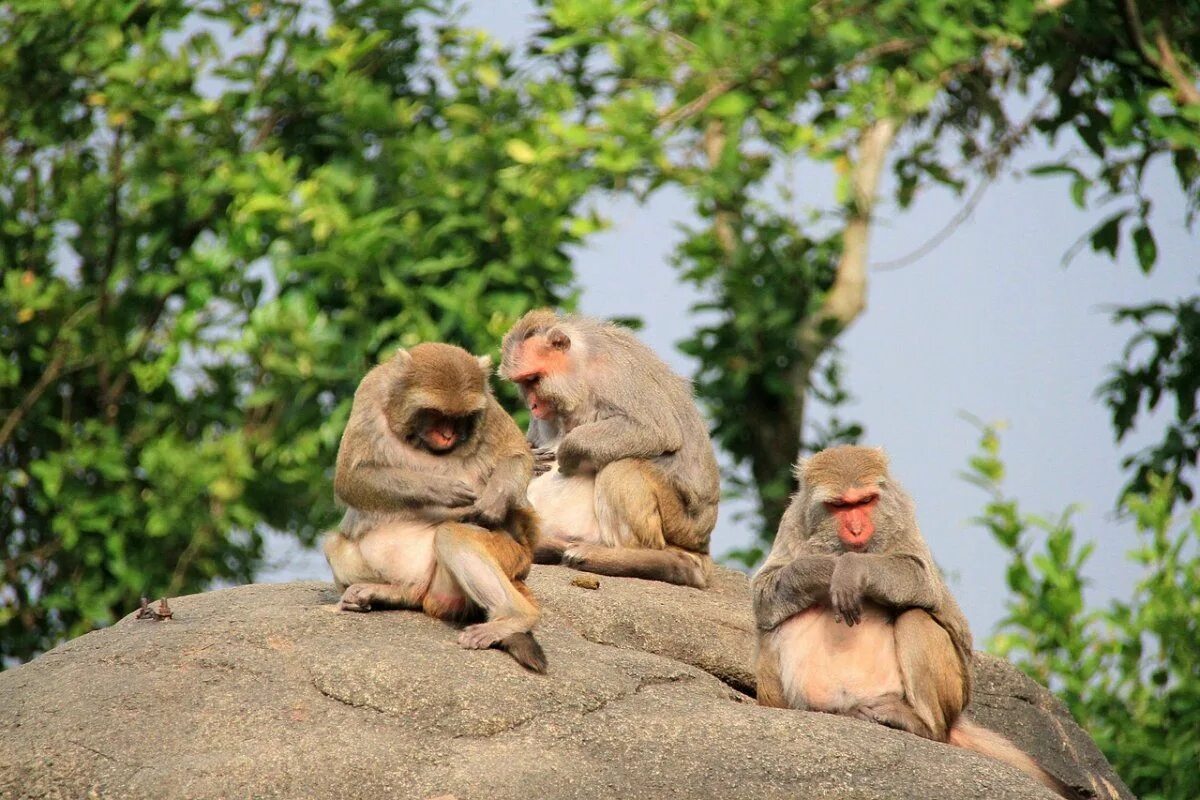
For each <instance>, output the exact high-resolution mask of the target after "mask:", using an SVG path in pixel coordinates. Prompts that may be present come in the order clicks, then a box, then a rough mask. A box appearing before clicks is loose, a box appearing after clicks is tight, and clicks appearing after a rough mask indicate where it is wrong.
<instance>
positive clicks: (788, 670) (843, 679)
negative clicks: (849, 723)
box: [773, 603, 903, 712]
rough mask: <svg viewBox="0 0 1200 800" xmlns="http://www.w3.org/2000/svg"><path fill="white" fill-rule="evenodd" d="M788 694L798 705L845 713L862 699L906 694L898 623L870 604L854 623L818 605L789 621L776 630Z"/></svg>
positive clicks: (783, 676) (775, 636)
mask: <svg viewBox="0 0 1200 800" xmlns="http://www.w3.org/2000/svg"><path fill="white" fill-rule="evenodd" d="M773 636H774V645H775V648H776V652H777V654H778V656H779V677H780V680H781V682H782V684H783V690H784V694H785V695H786V696H787V698H788V701H789V702H790V703H791V704H792V705H793V706H796V707H800V708H811V709H814V710H817V711H830V712H839V711H847V710H849V709H851V708H853V707H854V706H856V705H858V704H859V703H860V702H861V701H862V700H864V699H868V698H874V697H882V696H887V695H897V696H898V695H901V694H903V686H902V683H901V679H900V669H899V664H898V662H897V660H896V640H895V626H894V625H893V624H892V620H891V616H890V614H888V612H887V611H886V610H885V609H883V608H881V607H879V606H877V605H874V604H871V603H868V604H866V605H865V606H864V608H863V617H862V621H861V622H859V623H858V624H857V625H855V626H854V627H850V626H848V625H846V624H845V623H843V622H836V621H835V620H834V615H833V611H832V610H831V609H829V608H827V607H822V606H814V607H812V608H809V609H807V610H805V611H803V612H801V613H800V614H797V615H795V616H794V617H792V618H790V619H788V620H787V621H785V622H784V623H783V624H782V625H780V626H779V628H778V629H777V630H776V631H775V633H774V634H773Z"/></svg>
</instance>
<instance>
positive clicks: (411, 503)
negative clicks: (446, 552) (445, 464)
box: [333, 464, 476, 513]
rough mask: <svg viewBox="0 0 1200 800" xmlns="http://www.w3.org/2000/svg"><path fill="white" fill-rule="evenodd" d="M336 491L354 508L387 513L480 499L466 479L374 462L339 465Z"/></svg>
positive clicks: (460, 504)
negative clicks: (348, 466)
mask: <svg viewBox="0 0 1200 800" xmlns="http://www.w3.org/2000/svg"><path fill="white" fill-rule="evenodd" d="M333 493H334V495H335V496H336V497H337V499H338V500H340V501H341V502H342V503H345V504H346V505H348V506H350V507H351V508H356V509H358V510H359V511H373V512H383V513H386V512H388V511H396V510H398V509H401V508H419V507H422V506H445V507H447V508H461V507H463V506H468V505H470V504H471V503H473V502H475V500H476V496H475V492H474V491H473V490H472V489H471V487H470V486H467V484H465V483H463V482H462V481H459V480H455V479H453V478H447V477H444V476H441V475H431V474H429V473H426V472H417V471H416V470H412V469H404V468H403V467H381V466H377V465H373V464H358V465H357V466H355V467H353V468H350V469H343V468H342V467H341V466H340V465H339V467H338V470H337V474H336V475H335V476H334V479H333Z"/></svg>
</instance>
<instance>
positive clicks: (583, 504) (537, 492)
mask: <svg viewBox="0 0 1200 800" xmlns="http://www.w3.org/2000/svg"><path fill="white" fill-rule="evenodd" d="M527 496H528V498H529V503H530V505H532V506H533V510H534V511H536V512H537V514H538V520H539V522H540V524H541V527H542V530H543V531H545V533H546V534H547V535H549V536H553V537H558V538H561V539H569V540H571V541H577V542H590V543H593V544H605V543H606V542H604V537H603V535H602V534H601V532H600V520H599V518H598V517H597V516H596V476H595V475H572V476H570V477H567V476H565V475H561V474H560V473H559V471H558V466H557V465H555V466H554V467H553V468H551V470H550V471H549V472H547V473H545V474H544V475H539V476H537V477H536V478H534V479H533V480H532V481H530V483H529V489H528V491H527ZM610 544H615V542H614V543H610Z"/></svg>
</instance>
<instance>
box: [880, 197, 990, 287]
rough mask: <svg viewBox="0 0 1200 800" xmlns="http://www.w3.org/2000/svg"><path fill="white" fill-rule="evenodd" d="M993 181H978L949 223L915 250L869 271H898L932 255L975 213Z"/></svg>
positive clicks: (882, 262) (881, 263) (883, 262)
mask: <svg viewBox="0 0 1200 800" xmlns="http://www.w3.org/2000/svg"><path fill="white" fill-rule="evenodd" d="M993 180H994V178H993V177H992V176H991V175H989V176H987V177H985V178H984V179H983V180H982V181H980V182H979V185H978V186H976V187H975V191H973V192H972V193H971V196H970V197H969V198H968V199H967V202H966V204H965V205H964V206H963V207H962V208H960V209H959V210H958V212H957V213H956V214H955V215H954V216H953V217H951V218H950V221H949V222H947V223H946V224H945V225H943V226H942V227H941V228H940V229H939V230H938V232H937V233H935V234H934V235H933V236H930V237H929V238H928V239H926V240H925V241H924V242H923V243H922V244H921V245H920V246H919V247H917V248H916V249H915V250H911V251H909V252H908V253H905V254H904V255H902V256H900V257H899V258H893V259H890V260H888V261H880V262H879V263H877V264H872V265H871V269H872V270H874V271H876V272H888V271H890V270H894V269H900V268H901V267H907V266H908V265H909V264H912V263H914V262H916V261H920V260H921V259H922V258H924V257H925V256H927V255H929V254H930V253H932V252H933V251H934V250H936V249H937V248H938V247H940V246H941V245H942V243H943V242H945V241H946V240H947V239H949V238H950V237H951V235H953V234H954V232H955V231H957V230H958V228H959V226H960V225H962V224H963V223H964V222H966V221H967V220H968V219H970V218H971V215H972V214H973V213H975V209H976V207H978V205H979V202H980V201H981V200H983V196H984V195H985V194H987V190H988V187H990V186H991V185H992V181H993Z"/></svg>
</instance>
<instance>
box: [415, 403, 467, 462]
mask: <svg viewBox="0 0 1200 800" xmlns="http://www.w3.org/2000/svg"><path fill="white" fill-rule="evenodd" d="M479 416H480V415H479V413H470V414H462V415H458V416H450V415H448V414H443V413H442V412H440V411H438V410H437V409H432V408H423V409H420V410H419V411H417V412H416V413H415V414H414V415H413V416H412V419H411V421H410V423H409V426H408V431H407V432H406V434H405V435H404V439H405V441H407V442H408V443H409V444H410V445H412V446H413V447H417V448H420V449H422V450H425V451H426V452H429V453H433V454H434V455H445V454H446V453H450V452H452V451H454V450H455V449H457V448H459V447H462V446H463V445H466V444H467V443H469V442H470V441H471V437H472V436H474V435H475V431H476V430H477V429H478V427H479Z"/></svg>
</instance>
